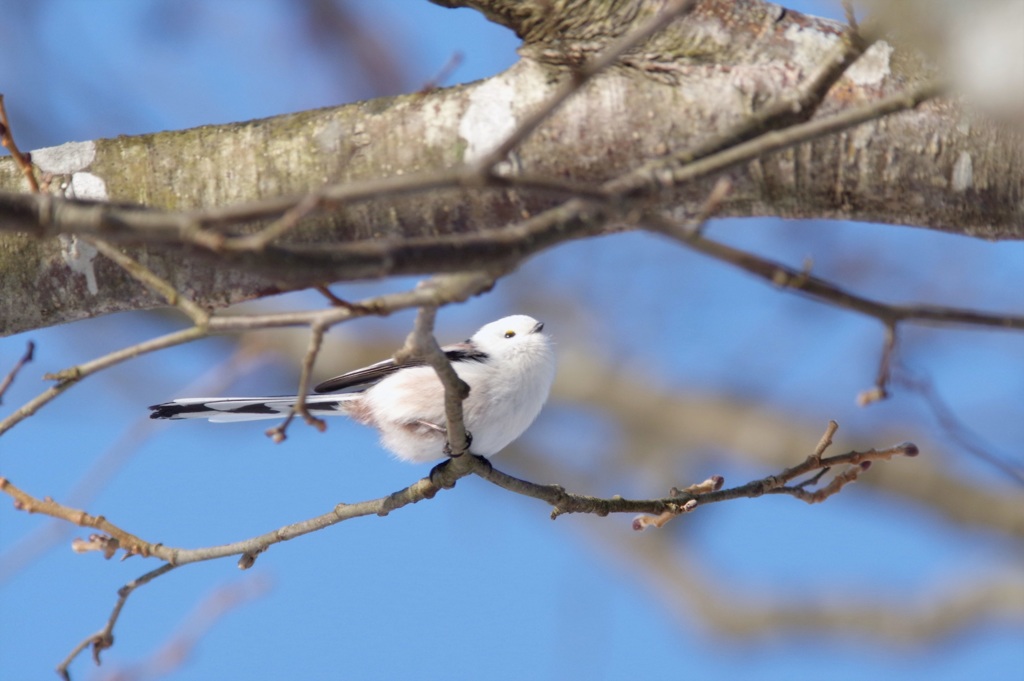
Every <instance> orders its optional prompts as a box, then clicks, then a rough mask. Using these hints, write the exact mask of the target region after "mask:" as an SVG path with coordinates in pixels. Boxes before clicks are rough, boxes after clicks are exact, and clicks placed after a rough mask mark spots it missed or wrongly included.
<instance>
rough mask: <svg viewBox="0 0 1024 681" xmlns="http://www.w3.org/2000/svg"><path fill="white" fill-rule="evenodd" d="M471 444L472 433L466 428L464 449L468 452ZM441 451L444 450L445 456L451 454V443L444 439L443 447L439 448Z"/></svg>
mask: <svg viewBox="0 0 1024 681" xmlns="http://www.w3.org/2000/svg"><path fill="white" fill-rule="evenodd" d="M472 446H473V433H471V432H469V431H468V430H467V431H466V451H467V452H468V451H469V449H470V447H472ZM441 451H442V452H444V455H445V456H452V443H451V442H448V441H447V440H445V443H444V449H443V450H441Z"/></svg>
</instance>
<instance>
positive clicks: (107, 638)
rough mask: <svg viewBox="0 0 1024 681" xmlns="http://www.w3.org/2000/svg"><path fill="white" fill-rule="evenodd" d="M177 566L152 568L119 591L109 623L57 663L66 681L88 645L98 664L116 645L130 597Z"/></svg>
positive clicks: (167, 565) (58, 671)
mask: <svg viewBox="0 0 1024 681" xmlns="http://www.w3.org/2000/svg"><path fill="white" fill-rule="evenodd" d="M175 567H176V566H174V565H172V564H170V563H167V564H166V565H161V566H160V567H158V568H157V569H155V570H150V571H149V572H147V573H146V574H144V575H142V576H141V577H138V578H136V579H133V580H132V581H130V582H128V583H127V584H125V585H124V586H122V587H121V588H120V589H118V591H117V601H116V602H115V603H114V610H113V611H112V612H111V613H110V617H109V618H108V619H107V623H106V624H105V625H104V626H103V628H102V629H100V630H99V631H97V632H96V633H95V634H92V635H91V636H87V637H86V638H85V639H83V640H82V641H81V643H79V644H78V645H77V646H75V647H74V648H73V649H72V651H71V652H70V653H69V654H68V656H67V657H66V658H64V661H63V662H61V663H60V664H59V665H57V670H56V671H57V673H58V674H60V676H61V678H63V679H64V681H71V675H70V674H69V673H68V665H70V664H71V662H72V661H73V660H74V659H75V658H76V657H78V655H79V653H81V652H82V651H83V650H85V649H86V648H88V647H90V646H91V647H92V659H93V661H94V662H96V664H99V663H100V653H102V652H103V651H104V650H106V649H107V648H109V647H110V646H112V645H114V625H116V624H117V620H118V618H119V617H120V616H121V610H122V609H123V608H124V604H125V603H126V602H127V601H128V597H129V596H131V595H132V592H133V591H135V590H136V589H137V588H139V587H140V586H143V585H145V584H148V583H149V582H151V581H153V580H154V579H156V578H157V577H159V576H161V575H165V574H167V573H168V572H170V571H171V570H173V569H174V568H175Z"/></svg>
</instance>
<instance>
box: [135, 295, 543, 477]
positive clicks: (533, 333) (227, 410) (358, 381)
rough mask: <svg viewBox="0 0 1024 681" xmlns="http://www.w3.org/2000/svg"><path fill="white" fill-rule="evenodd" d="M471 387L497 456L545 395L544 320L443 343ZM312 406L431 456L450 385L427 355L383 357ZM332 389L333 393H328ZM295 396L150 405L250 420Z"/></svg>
mask: <svg viewBox="0 0 1024 681" xmlns="http://www.w3.org/2000/svg"><path fill="white" fill-rule="evenodd" d="M442 349H443V350H444V351H445V353H446V354H447V355H448V358H449V359H450V360H451V362H452V366H453V367H454V368H455V372H456V373H457V374H458V375H459V378H461V379H462V380H463V381H465V382H466V383H467V384H468V385H469V387H470V392H469V397H467V398H466V400H465V402H464V403H463V413H464V417H465V423H466V430H468V431H469V432H470V433H471V434H472V438H473V441H472V445H471V447H470V450H471V451H472V452H473V453H474V454H479V455H481V456H488V457H489V456H493V455H494V454H497V453H498V452H499V451H501V450H502V449H504V448H505V447H506V446H508V444H509V443H511V442H512V441H513V440H515V439H516V438H518V437H519V436H520V435H522V433H523V431H525V430H526V429H527V428H528V427H529V425H530V424H531V423H533V420H534V419H535V418H537V414H539V413H540V410H541V407H543V406H544V402H545V401H546V400H547V397H548V393H549V392H550V390H551V384H552V383H553V382H554V379H555V355H554V351H553V349H552V347H551V340H550V338H549V337H548V336H547V335H546V334H544V325H543V324H542V323H540V322H538V321H537V320H536V319H533V318H531V317H527V316H526V315H513V316H511V317H505V318H504V319H499V320H498V321H495V322H491V323H490V324H487V325H485V326H483V327H482V328H481V329H480V330H479V331H477V332H476V333H475V334H474V335H473V337H472V338H470V339H469V340H467V341H465V342H463V343H457V344H455V345H448V346H445V347H444V348H442ZM315 390H316V392H317V393H318V394H316V395H310V396H309V397H307V398H306V407H307V408H308V409H309V410H310V412H311V413H313V414H315V415H317V416H349V417H351V418H353V419H355V420H356V421H359V422H360V423H364V424H366V425H368V426H372V427H374V428H376V429H377V430H379V431H380V434H381V443H382V444H383V445H384V446H385V447H387V448H388V449H389V450H391V451H392V452H394V454H395V455H396V456H397V457H398V458H400V459H403V460H406V461H411V462H417V463H418V462H425V461H433V460H435V459H439V458H441V457H443V456H444V447H445V443H446V435H445V426H446V423H447V419H446V418H445V413H444V388H443V386H442V384H441V381H440V380H439V379H438V378H437V375H436V374H435V373H434V370H433V369H431V368H430V367H429V366H427V365H425V364H423V363H422V362H415V361H414V362H407V363H403V364H397V363H395V361H394V360H390V359H389V360H385V361H383V362H378V363H376V364H371V365H370V366H368V367H365V368H362V369H357V370H355V371H350V372H348V373H346V374H342V375H341V376H337V377H335V378H332V379H330V380H328V381H324V382H323V383H321V384H320V385H318V386H317V387H316V388H315ZM326 392H330V394H323V393H326ZM295 399H296V398H295V397H294V396H289V397H244V398H243V397H215V398H208V397H192V398H184V399H180V400H174V401H173V402H166V403H164V404H158V405H155V406H152V407H150V409H152V410H153V413H152V414H150V416H151V418H155V419H186V418H205V419H209V420H210V421H216V422H225V421H248V420H253V419H268V418H280V417H282V416H286V415H287V414H288V413H289V412H290V411H291V409H292V408H293V407H294V406H295Z"/></svg>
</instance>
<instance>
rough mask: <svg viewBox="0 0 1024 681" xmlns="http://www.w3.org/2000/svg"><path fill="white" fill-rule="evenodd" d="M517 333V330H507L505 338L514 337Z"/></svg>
mask: <svg viewBox="0 0 1024 681" xmlns="http://www.w3.org/2000/svg"><path fill="white" fill-rule="evenodd" d="M515 335H516V332H515V331H506V332H505V338H512V337H513V336H515Z"/></svg>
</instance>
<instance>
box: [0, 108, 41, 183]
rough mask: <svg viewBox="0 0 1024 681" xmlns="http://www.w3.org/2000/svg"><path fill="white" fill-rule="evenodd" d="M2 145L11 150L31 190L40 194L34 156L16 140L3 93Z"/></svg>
mask: <svg viewBox="0 0 1024 681" xmlns="http://www.w3.org/2000/svg"><path fill="white" fill-rule="evenodd" d="M0 145H3V146H4V148H5V149H7V151H9V152H11V158H13V159H14V162H15V163H16V164H17V166H18V168H20V169H21V174H22V175H24V176H25V179H26V180H28V187H29V190H30V191H31V192H32V193H33V194H38V193H39V192H40V190H39V182H38V180H36V173H35V170H33V168H32V157H31V155H29V154H26V153H23V152H22V151H21V150H20V149H18V145H17V144H16V143H15V141H14V134H13V133H12V132H11V122H10V121H9V120H7V107H6V106H4V96H3V95H2V94H0Z"/></svg>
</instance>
